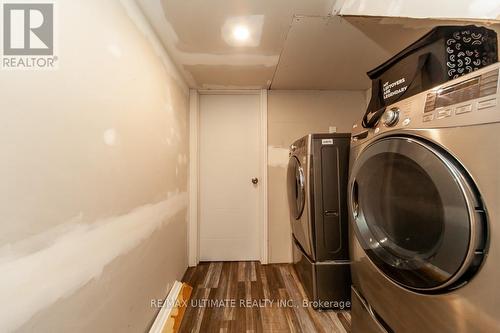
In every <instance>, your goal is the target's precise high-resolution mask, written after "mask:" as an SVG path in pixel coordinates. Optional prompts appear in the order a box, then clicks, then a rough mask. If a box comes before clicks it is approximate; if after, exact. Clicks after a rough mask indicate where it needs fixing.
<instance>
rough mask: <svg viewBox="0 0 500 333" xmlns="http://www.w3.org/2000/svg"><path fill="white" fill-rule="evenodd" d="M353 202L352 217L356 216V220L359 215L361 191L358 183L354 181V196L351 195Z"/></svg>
mask: <svg viewBox="0 0 500 333" xmlns="http://www.w3.org/2000/svg"><path fill="white" fill-rule="evenodd" d="M351 200H352V207H351V208H352V215H353V216H354V219H357V218H358V214H359V202H358V200H359V189H358V182H357V181H356V180H355V179H354V180H353V182H352V195H351Z"/></svg>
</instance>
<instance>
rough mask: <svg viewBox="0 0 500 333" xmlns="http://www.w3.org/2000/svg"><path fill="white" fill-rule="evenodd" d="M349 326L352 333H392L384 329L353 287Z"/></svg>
mask: <svg viewBox="0 0 500 333" xmlns="http://www.w3.org/2000/svg"><path fill="white" fill-rule="evenodd" d="M351 295H352V296H351V298H352V305H351V306H352V307H351V325H352V333H393V331H392V330H391V329H389V328H388V327H387V329H386V327H384V326H386V325H384V324H382V323H381V322H380V321H379V320H378V319H377V317H376V314H375V313H374V312H373V311H372V309H371V308H370V306H369V305H368V304H367V303H366V301H365V300H364V299H362V298H361V296H360V295H359V294H358V292H357V291H356V289H355V288H354V287H351Z"/></svg>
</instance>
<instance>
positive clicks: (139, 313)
mask: <svg viewBox="0 0 500 333" xmlns="http://www.w3.org/2000/svg"><path fill="white" fill-rule="evenodd" d="M55 7H56V10H55V15H56V20H57V23H58V24H57V26H56V31H55V36H56V37H55V38H56V43H57V55H58V58H59V60H58V68H57V69H55V70H52V71H18V70H13V71H2V72H1V74H0V91H1V92H2V98H0V109H1V110H2V121H1V122H0V151H1V152H2V163H0V177H1V183H2V186H1V187H0V221H2V222H1V224H0V308H1V309H2V311H1V313H0V331H2V332H9V331H13V330H16V331H39V332H40V331H45V332H67V331H72V332H97V331H100V332H106V331H107V332H138V331H145V330H147V329H148V326H149V325H150V323H151V322H152V320H153V319H154V317H155V314H156V313H157V311H158V310H159V309H157V308H154V307H151V306H150V303H151V302H150V301H151V299H157V298H164V297H165V296H166V294H167V292H168V289H169V286H171V284H172V282H173V281H174V280H175V279H180V278H181V277H182V274H183V273H184V271H185V269H186V267H187V253H186V248H187V244H186V239H187V234H186V212H187V195H186V191H187V164H188V161H187V156H188V133H187V112H188V90H187V87H186V85H185V83H184V82H183V81H182V79H180V75H179V74H178V73H177V70H176V69H175V66H173V64H172V63H171V61H170V59H169V57H168V56H167V54H166V53H165V51H164V50H163V48H162V46H161V43H160V42H159V41H158V39H157V38H156V36H155V34H154V33H153V32H152V29H151V28H150V26H149V24H148V23H147V21H146V20H145V19H144V17H143V15H142V13H141V12H140V10H139V9H138V8H137V6H136V5H135V2H134V1H132V0H123V1H100V0H72V1H57V2H56V3H55Z"/></svg>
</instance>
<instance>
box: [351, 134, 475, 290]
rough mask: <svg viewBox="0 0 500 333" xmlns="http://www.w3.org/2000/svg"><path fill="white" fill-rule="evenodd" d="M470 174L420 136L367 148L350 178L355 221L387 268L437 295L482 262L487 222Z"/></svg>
mask: <svg viewBox="0 0 500 333" xmlns="http://www.w3.org/2000/svg"><path fill="white" fill-rule="evenodd" d="M469 179H470V178H469V177H468V175H466V174H465V172H464V171H463V169H462V168H461V167H460V166H459V165H458V164H457V161H456V160H454V159H453V158H452V157H451V156H450V155H449V154H448V153H446V152H445V151H443V150H440V149H439V148H438V147H436V146H434V145H432V144H430V143H428V142H425V141H423V140H421V139H417V138H408V137H389V138H384V139H381V140H378V141H376V142H374V143H373V144H371V145H369V146H368V147H366V149H364V150H363V151H362V152H361V154H360V155H359V158H358V159H357V160H356V162H355V163H354V165H353V169H352V176H351V183H350V195H349V197H350V205H351V209H352V214H353V215H352V221H353V224H354V230H355V232H356V236H357V238H358V240H359V242H360V244H361V245H362V247H363V248H364V250H365V252H366V253H367V255H368V257H369V258H370V259H371V261H372V262H373V263H374V264H375V265H376V266H377V267H378V268H379V270H380V271H382V273H384V274H385V275H386V276H388V277H389V278H390V279H392V280H393V281H394V282H396V283H398V284H399V285H401V286H404V287H407V288H409V289H412V290H415V291H421V292H426V291H432V292H436V291H439V290H447V288H448V289H449V288H450V287H452V286H456V285H457V284H458V283H462V282H461V281H462V280H461V277H464V276H465V274H466V273H468V272H471V271H474V267H478V265H479V263H480V262H481V260H482V253H483V252H484V251H483V250H484V243H485V242H484V241H485V230H484V226H485V223H484V220H483V219H482V218H481V216H482V215H484V214H483V212H482V209H481V207H480V206H481V204H480V200H479V199H478V198H477V197H476V194H475V190H474V187H473V184H472V183H471V181H470V180H469Z"/></svg>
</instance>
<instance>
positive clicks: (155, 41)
mask: <svg viewBox="0 0 500 333" xmlns="http://www.w3.org/2000/svg"><path fill="white" fill-rule="evenodd" d="M120 3H121V4H122V6H123V7H124V8H125V11H126V12H127V14H128V16H129V17H130V19H131V20H132V22H133V23H134V24H135V25H136V27H137V29H139V31H141V32H142V33H143V34H144V36H145V37H146V39H147V40H148V41H149V42H150V44H151V46H152V47H153V49H154V50H155V52H156V54H157V55H158V57H159V58H160V60H161V63H162V64H163V66H164V68H165V71H166V72H167V74H168V75H169V76H171V77H172V78H173V79H175V80H176V82H177V83H178V84H179V86H180V87H181V89H182V90H183V92H184V93H185V94H186V95H187V94H189V88H188V85H187V83H186V81H185V79H184V78H183V77H182V76H181V75H180V73H179V70H178V68H177V66H176V65H175V64H174V62H173V61H172V58H171V57H170V55H169V54H168V52H167V50H166V48H165V46H164V45H163V43H162V42H161V41H160V39H159V37H158V35H157V33H156V31H155V30H154V28H153V27H152V25H151V23H150V22H149V20H148V19H147V18H146V15H145V13H144V12H143V10H142V9H141V7H140V6H139V5H138V3H137V1H136V0H120Z"/></svg>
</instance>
